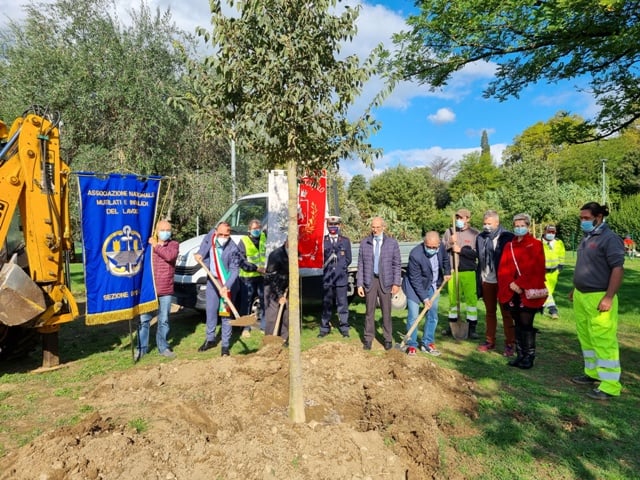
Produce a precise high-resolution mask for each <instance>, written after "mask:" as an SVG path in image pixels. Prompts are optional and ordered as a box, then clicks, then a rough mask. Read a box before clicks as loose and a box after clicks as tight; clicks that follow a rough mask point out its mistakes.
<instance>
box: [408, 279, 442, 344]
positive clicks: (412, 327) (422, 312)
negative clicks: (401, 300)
mask: <svg viewBox="0 0 640 480" xmlns="http://www.w3.org/2000/svg"><path fill="white" fill-rule="evenodd" d="M446 283H447V282H442V285H440V286H439V287H438V289H437V290H436V291H435V292H433V295H431V298H430V299H429V303H432V302H433V301H434V300H435V299H436V298H437V297H438V295H440V291H441V290H442V287H444V286H445V284H446ZM428 311H429V309H428V308H427V306H426V305H425V306H424V308H423V309H422V311H421V312H420V315H418V318H416V320H415V321H414V322H413V325H411V328H410V329H409V331H408V332H407V334H406V335H405V336H404V338H403V339H402V342H400V344H397V343H396V348H397V349H398V350H402V351H403V352H404V351H405V350H406V348H407V341H409V340H410V339H411V335H413V332H415V330H416V328H418V324H419V323H420V321H421V320H422V319H423V318H424V316H425V315H426V314H427V312H428Z"/></svg>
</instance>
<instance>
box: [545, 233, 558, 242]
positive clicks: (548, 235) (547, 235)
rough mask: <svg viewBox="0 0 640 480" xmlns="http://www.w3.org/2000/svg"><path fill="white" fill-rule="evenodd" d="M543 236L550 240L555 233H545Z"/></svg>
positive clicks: (554, 236)
mask: <svg viewBox="0 0 640 480" xmlns="http://www.w3.org/2000/svg"><path fill="white" fill-rule="evenodd" d="M544 238H545V240H548V241H551V240H553V239H554V238H556V235H555V233H545V234H544Z"/></svg>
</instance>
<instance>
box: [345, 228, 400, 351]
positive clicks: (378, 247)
mask: <svg viewBox="0 0 640 480" xmlns="http://www.w3.org/2000/svg"><path fill="white" fill-rule="evenodd" d="M385 228H386V224H385V222H384V220H383V219H382V218H380V217H375V218H373V220H371V235H368V236H367V237H366V238H364V239H363V240H362V241H361V242H360V250H359V252H358V274H357V277H356V285H357V287H358V296H360V297H364V298H365V304H366V310H365V317H364V343H363V348H364V349H365V350H371V343H372V342H373V339H374V337H375V311H376V303H377V301H379V302H380V310H381V311H382V329H383V332H384V348H385V350H390V349H391V348H392V347H393V332H392V326H391V297H392V296H393V295H395V294H396V293H398V291H400V284H401V282H402V271H401V259H400V245H398V241H397V240H396V239H394V238H391V237H390V236H388V235H385V234H384V229H385Z"/></svg>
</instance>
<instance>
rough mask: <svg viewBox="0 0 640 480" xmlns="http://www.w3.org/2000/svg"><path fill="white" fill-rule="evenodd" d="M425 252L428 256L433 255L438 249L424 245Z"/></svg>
mask: <svg viewBox="0 0 640 480" xmlns="http://www.w3.org/2000/svg"><path fill="white" fill-rule="evenodd" d="M424 253H426V254H427V257H433V256H434V255H435V254H436V253H438V249H437V248H427V247H424Z"/></svg>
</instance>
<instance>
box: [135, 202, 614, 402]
mask: <svg viewBox="0 0 640 480" xmlns="http://www.w3.org/2000/svg"><path fill="white" fill-rule="evenodd" d="M608 213H609V212H608V208H607V207H606V206H603V205H599V204H598V203H596V202H590V203H587V204H585V205H584V206H583V207H582V208H581V209H580V220H581V227H582V230H583V232H584V238H583V239H582V241H581V243H580V245H579V247H578V250H577V261H576V268H575V273H574V278H573V283H574V289H573V290H572V292H571V294H570V298H571V300H572V301H573V303H574V312H575V319H576V326H577V334H578V340H579V342H580V345H581V348H582V352H583V357H584V372H583V375H580V376H577V377H574V378H573V379H572V381H573V382H574V383H577V384H581V385H591V386H594V387H596V388H594V389H593V390H591V391H590V392H589V393H588V395H589V396H590V397H591V398H594V399H598V400H606V399H608V398H610V397H612V396H617V395H620V391H621V389H622V386H621V384H620V372H621V368H620V360H619V349H618V342H617V320H618V319H617V312H618V298H617V291H618V289H619V287H620V285H621V283H622V278H623V264H624V258H625V249H624V245H623V241H622V238H621V237H619V236H618V235H616V234H615V233H613V232H612V231H611V230H610V229H609V228H608V226H607V224H606V222H605V220H604V219H605V217H606V216H607V215H608ZM470 219H471V213H470V212H469V210H467V209H464V208H462V209H459V210H458V211H457V212H456V214H455V220H454V223H453V225H452V227H451V228H450V229H448V230H447V231H446V232H445V233H444V235H443V237H442V238H441V236H440V234H439V233H438V232H436V231H429V232H427V233H426V234H425V236H424V238H423V241H422V242H421V243H419V244H418V245H416V246H415V247H414V248H413V249H412V250H411V252H410V254H409V259H408V263H407V266H406V273H405V275H404V276H403V275H402V261H401V257H400V247H399V244H398V242H397V241H396V240H395V239H394V238H393V237H391V236H390V235H388V234H387V233H386V223H385V221H384V219H383V218H381V217H374V218H373V219H372V220H371V224H370V228H371V233H370V234H369V235H367V236H366V237H365V238H364V239H363V240H362V241H361V242H360V248H359V254H358V259H357V265H358V267H357V276H356V289H357V294H358V295H359V296H360V297H362V298H364V300H365V321H364V333H363V348H364V349H365V350H371V348H372V344H373V341H374V340H375V337H376V335H375V334H376V324H375V313H376V309H377V308H378V307H379V308H380V311H381V316H382V334H383V346H384V348H385V350H389V349H391V348H392V347H393V332H392V323H391V308H392V298H393V296H394V295H397V294H398V293H399V292H400V291H401V290H402V291H403V292H404V294H405V295H406V298H407V311H408V313H407V322H406V328H407V332H408V333H409V332H410V333H411V334H410V335H409V336H408V337H409V338H407V340H406V346H407V353H408V354H409V355H416V353H417V351H418V350H420V351H423V352H425V353H427V354H430V355H434V356H437V355H440V352H439V350H438V349H437V348H436V345H435V334H436V329H437V325H438V299H439V293H440V291H441V290H442V288H443V287H444V286H445V283H446V284H448V294H449V300H450V307H449V311H448V320H449V327H448V328H446V329H445V330H443V331H442V334H443V335H451V334H452V330H451V328H450V327H451V325H452V324H456V323H457V322H466V323H467V324H468V336H469V337H470V338H472V339H473V338H477V337H478V333H477V324H478V309H477V302H478V300H479V299H482V301H483V303H484V307H485V312H486V313H485V321H486V328H485V338H484V341H483V342H482V343H481V344H480V345H479V346H478V347H477V349H478V351H480V352H490V351H493V350H495V349H496V335H497V311H498V308H499V309H500V314H501V317H502V327H503V333H504V349H503V355H504V356H505V357H509V361H508V365H510V366H514V367H518V368H521V369H530V368H532V367H533V365H534V360H535V357H536V333H537V329H536V328H535V327H534V318H535V315H536V314H537V313H540V312H543V311H544V309H545V308H546V309H548V313H549V315H550V316H551V318H554V319H555V318H558V317H559V314H558V309H557V306H556V303H555V300H554V298H553V293H554V290H555V286H556V284H557V282H558V276H559V274H560V272H561V271H562V268H563V266H564V255H565V248H564V245H563V243H562V241H561V240H560V239H559V238H557V237H556V227H555V225H547V226H546V227H545V229H544V232H543V235H542V238H541V239H537V238H535V237H534V235H533V234H532V233H531V231H530V228H531V217H530V216H529V215H528V214H525V213H520V214H517V215H515V216H514V217H513V224H512V228H511V229H510V230H507V229H506V228H504V227H503V226H502V225H501V224H500V217H499V215H498V213H497V212H496V211H495V210H488V211H486V212H485V213H484V216H483V221H482V231H478V230H476V229H474V228H472V227H471V226H470V224H469V222H470ZM248 227H249V228H248V233H247V235H246V236H245V237H243V238H242V240H241V241H240V242H239V243H238V244H237V245H236V243H235V242H233V241H230V237H231V228H230V226H229V224H227V223H225V222H221V223H220V224H218V225H217V226H216V227H215V228H214V229H213V230H212V231H211V232H209V233H208V234H207V235H205V238H204V240H203V242H202V244H201V246H200V249H199V251H198V253H196V254H195V257H196V260H197V261H198V262H206V263H204V264H205V265H207V264H208V268H209V270H210V271H211V273H212V275H213V276H214V277H215V278H216V279H217V282H215V283H218V284H219V286H220V287H221V288H218V287H216V286H215V285H214V282H212V281H208V282H207V290H206V297H207V308H206V336H205V340H204V343H203V344H202V345H201V346H200V348H199V351H201V352H204V351H207V350H209V349H211V348H213V347H215V346H217V345H218V343H219V342H221V354H222V355H223V356H228V355H229V342H230V339H231V332H232V327H231V325H230V323H229V321H228V320H229V319H230V317H229V312H228V309H227V302H226V301H225V298H226V299H232V298H234V299H236V298H240V305H241V313H242V314H249V313H250V310H251V308H252V305H253V299H254V298H255V297H256V296H257V298H259V299H260V304H259V311H260V327H261V329H262V330H263V331H264V332H265V333H266V334H273V335H280V336H281V337H282V339H283V341H284V342H285V344H286V342H287V340H288V309H287V308H286V307H287V303H288V302H287V287H288V283H289V260H288V242H286V241H285V242H284V244H283V245H281V246H280V247H278V248H276V249H275V250H273V251H272V252H271V253H270V254H269V256H268V258H265V252H266V237H265V233H264V231H263V229H262V225H261V222H260V221H259V220H252V221H251V222H250V224H249V226H248ZM340 228H341V219H340V217H337V216H329V217H328V218H327V232H328V233H327V234H326V235H325V236H324V267H323V306H322V315H321V318H320V329H319V333H318V337H320V338H323V337H325V336H327V335H328V334H329V333H330V331H331V327H332V325H331V318H332V315H333V312H334V309H335V311H336V313H337V317H338V322H337V328H338V329H339V331H340V333H341V334H342V336H343V337H349V330H350V326H349V310H348V306H349V304H348V296H347V295H348V270H347V269H348V266H349V264H350V263H351V261H352V253H351V242H350V240H349V238H348V237H346V236H344V235H343V234H342V232H341V231H340ZM170 236H171V233H170V224H169V223H168V222H166V221H162V222H159V223H158V225H157V235H156V236H154V238H153V239H152V240H150V242H152V248H153V262H154V274H155V280H156V288H157V292H158V299H159V312H158V332H157V337H156V343H157V346H158V351H159V353H160V354H161V355H164V356H167V357H173V356H174V355H175V354H174V353H173V352H172V351H171V349H170V348H169V346H168V344H167V340H166V337H167V333H168V331H169V327H168V313H169V307H170V297H171V294H172V293H173V286H172V282H169V281H168V280H167V279H168V278H171V279H172V278H173V270H172V268H174V269H175V259H176V257H177V251H178V246H177V242H175V241H174V240H171V239H170ZM172 266H173V267H172ZM169 275H170V276H169ZM167 297H168V298H169V300H168V301H167ZM421 305H422V311H420V306H421ZM463 313H464V316H465V318H464V319H463V318H462V316H463ZM278 316H280V318H278ZM423 317H425V321H424V328H423V331H422V336H421V339H420V342H418V335H417V328H416V327H417V325H415V323H416V322H420V321H421V320H422V318H423ZM150 319H151V315H150V314H147V315H143V316H141V323H140V334H139V346H138V349H137V350H136V359H139V358H140V357H141V356H142V355H144V354H145V353H146V352H147V350H148V331H149V320H150ZM220 320H222V321H220ZM218 323H221V337H218V336H217V335H216V329H217V325H218ZM276 325H277V326H278V331H275V327H276Z"/></svg>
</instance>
